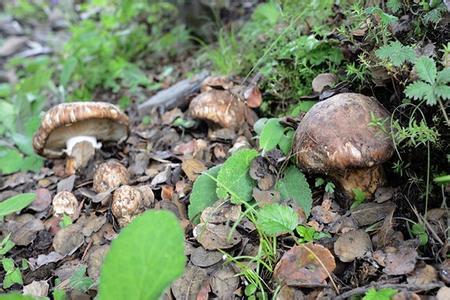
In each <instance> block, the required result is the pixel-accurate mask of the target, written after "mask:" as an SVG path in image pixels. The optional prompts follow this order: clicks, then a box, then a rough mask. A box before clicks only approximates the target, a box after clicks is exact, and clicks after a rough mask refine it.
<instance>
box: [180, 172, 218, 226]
mask: <svg viewBox="0 0 450 300" xmlns="http://www.w3.org/2000/svg"><path fill="white" fill-rule="evenodd" d="M220 168H221V165H219V166H215V167H213V168H211V169H209V170H207V171H206V172H204V173H203V174H202V175H200V176H198V177H197V179H196V180H195V182H194V186H193V187H192V193H191V196H190V198H189V202H190V204H189V207H188V216H189V219H190V220H191V221H192V222H194V223H195V224H198V221H199V219H198V216H199V214H200V213H201V212H202V211H203V210H204V209H205V208H207V207H208V206H211V205H213V204H214V203H215V202H216V201H217V199H218V198H217V194H216V188H217V184H216V182H215V181H214V179H212V178H211V177H214V178H216V177H217V175H218V174H219V170H220ZM208 175H209V176H208Z"/></svg>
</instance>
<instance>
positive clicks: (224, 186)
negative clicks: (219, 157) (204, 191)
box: [216, 149, 258, 204]
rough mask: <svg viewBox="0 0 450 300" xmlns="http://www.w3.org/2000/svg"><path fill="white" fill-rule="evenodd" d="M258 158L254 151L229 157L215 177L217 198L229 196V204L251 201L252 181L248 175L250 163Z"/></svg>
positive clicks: (243, 151)
mask: <svg viewBox="0 0 450 300" xmlns="http://www.w3.org/2000/svg"><path fill="white" fill-rule="evenodd" d="M256 156H258V152H257V151H256V150H251V149H244V150H240V151H238V152H236V153H234V154H233V155H232V156H230V157H229V158H228V159H227V160H226V161H225V163H224V164H223V165H222V168H221V169H220V171H219V174H218V175H217V190H216V192H217V196H218V197H219V198H220V199H225V198H227V197H228V196H231V202H233V203H234V204H240V203H241V202H242V201H246V202H249V201H250V200H251V199H252V190H253V187H254V185H255V182H254V180H253V179H252V178H251V177H250V175H249V174H248V171H249V168H250V163H251V162H252V160H253V159H254V158H255V157H256Z"/></svg>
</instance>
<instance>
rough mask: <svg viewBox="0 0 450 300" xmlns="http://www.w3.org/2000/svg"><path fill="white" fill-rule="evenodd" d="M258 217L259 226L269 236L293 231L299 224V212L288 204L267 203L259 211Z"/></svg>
mask: <svg viewBox="0 0 450 300" xmlns="http://www.w3.org/2000/svg"><path fill="white" fill-rule="evenodd" d="M257 217H258V220H257V222H258V225H259V228H260V229H261V230H262V231H263V232H264V233H265V234H267V235H268V236H278V235H281V234H285V233H289V232H292V231H294V229H295V228H296V227H297V224H298V216H297V213H296V212H295V211H294V210H293V209H292V208H291V207H289V206H286V205H280V204H270V205H265V206H264V207H263V208H261V209H260V210H259V211H258V214H257Z"/></svg>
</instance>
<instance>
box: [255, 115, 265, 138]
mask: <svg viewBox="0 0 450 300" xmlns="http://www.w3.org/2000/svg"><path fill="white" fill-rule="evenodd" d="M268 120H269V119H267V118H261V119H258V121H256V122H255V124H253V130H254V131H255V132H256V134H258V135H260V134H261V132H262V130H263V128H264V126H266V123H267V121H268Z"/></svg>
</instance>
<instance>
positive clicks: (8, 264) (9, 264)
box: [2, 258, 23, 289]
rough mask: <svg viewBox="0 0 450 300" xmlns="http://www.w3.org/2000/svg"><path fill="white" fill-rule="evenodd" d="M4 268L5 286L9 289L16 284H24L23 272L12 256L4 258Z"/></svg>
mask: <svg viewBox="0 0 450 300" xmlns="http://www.w3.org/2000/svg"><path fill="white" fill-rule="evenodd" d="M2 265H3V269H4V270H5V272H6V274H5V277H4V278H3V288H5V289H7V288H10V287H11V286H13V285H14V284H16V283H17V284H20V285H22V284H23V280H22V274H21V273H20V270H19V269H18V268H16V267H15V266H14V260H13V259H11V258H3V259H2Z"/></svg>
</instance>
